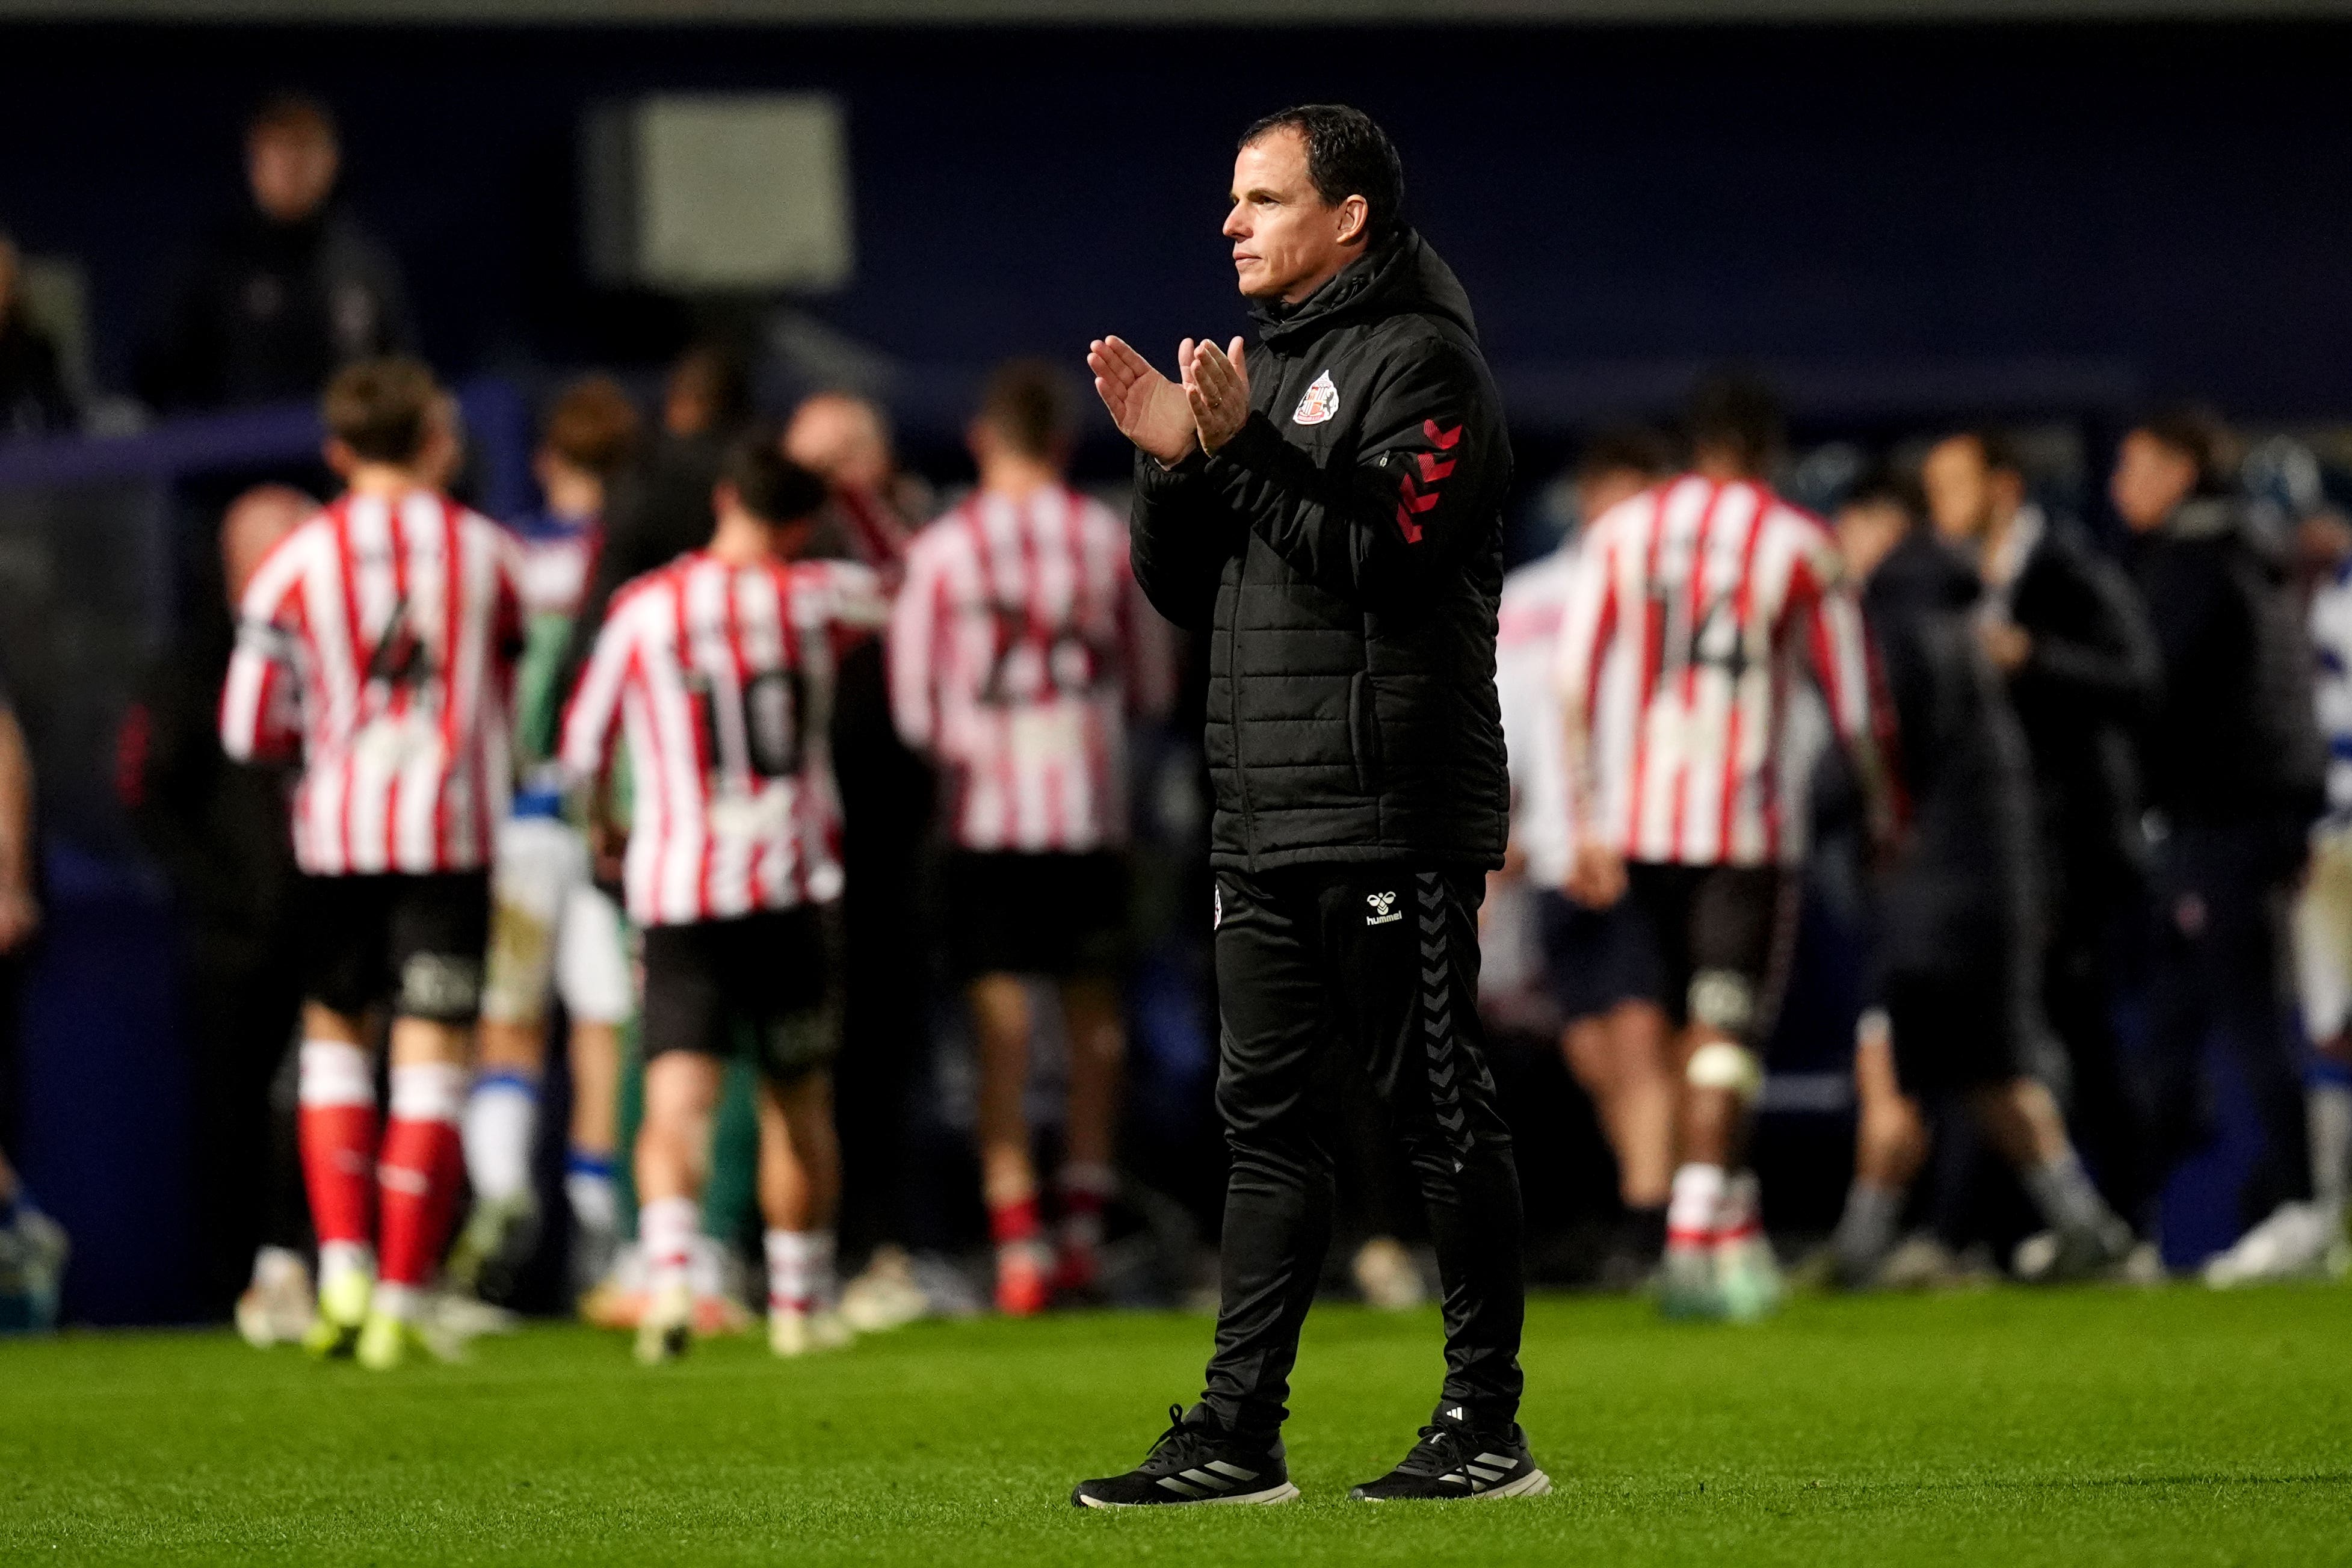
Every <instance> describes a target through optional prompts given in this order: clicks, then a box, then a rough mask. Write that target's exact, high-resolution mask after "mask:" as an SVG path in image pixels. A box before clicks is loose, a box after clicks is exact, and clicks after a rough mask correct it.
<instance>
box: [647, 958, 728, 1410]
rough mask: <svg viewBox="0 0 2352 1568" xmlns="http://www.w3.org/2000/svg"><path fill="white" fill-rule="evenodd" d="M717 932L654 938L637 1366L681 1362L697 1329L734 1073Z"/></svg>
mask: <svg viewBox="0 0 2352 1568" xmlns="http://www.w3.org/2000/svg"><path fill="white" fill-rule="evenodd" d="M715 941H716V939H715V938H714V936H713V934H712V928H711V926H709V925H679V926H655V927H652V928H650V929H648V930H647V931H646V933H645V953H646V1004H645V1019H644V1035H643V1037H644V1051H645V1058H646V1071H645V1112H644V1117H643V1119H642V1120H641V1121H639V1123H638V1125H637V1145H636V1158H635V1171H636V1186H637V1241H638V1245H639V1247H641V1248H642V1249H643V1250H644V1253H645V1258H646V1308H645V1311H644V1314H643V1315H642V1317H641V1318H640V1319H639V1320H638V1324H637V1345H636V1353H637V1359H638V1360H639V1361H642V1362H646V1363H656V1362H663V1361H669V1360H674V1359H675V1358H677V1356H679V1355H681V1354H683V1353H684V1352H685V1351H686V1347H687V1343H688V1339H689V1336H690V1335H691V1334H692V1331H693V1323H694V1282H693V1262H694V1246H695V1237H696V1234H697V1233H698V1230H699V1229H700V1226H701V1214H702V1210H701V1194H702V1184H703V1180H704V1177H705V1175H706V1173H707V1170H708V1166H709V1156H710V1132H711V1123H712V1118H713V1114H714V1112H715V1111H716V1110H717V1109H718V1105H719V1090H720V1089H721V1087H722V1086H723V1083H724V1080H725V1076H726V1064H725V1060H724V1057H723V1055H722V1052H723V1051H724V1049H725V1046H726V1042H725V1040H724V1039H723V1038H722V1030H723V1026H724V1024H725V1021H726V1019H727V1016H728V1012H729V1008H728V1004H727V1001H726V998H725V994H724V991H723V988H722V984H721V975H720V973H719V965H718V963H717V962H716V959H717V955H716V953H715V952H714V943H715Z"/></svg>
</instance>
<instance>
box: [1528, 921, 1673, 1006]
mask: <svg viewBox="0 0 2352 1568" xmlns="http://www.w3.org/2000/svg"><path fill="white" fill-rule="evenodd" d="M1536 939H1537V941H1538V943H1539V944H1540V946H1541V950H1542V952H1543V965H1544V980H1545V983H1546V984H1547V985H1548V986H1549V989H1550V991H1551V995H1552V1000H1553V1001H1555V1002H1557V1003H1559V1012H1560V1016H1561V1017H1563V1018H1566V1019H1567V1020H1568V1021H1569V1022H1570V1023H1574V1022H1575V1021H1576V1020H1578V1019H1579V1018H1597V1017H1599V1016H1601V1014H1603V1013H1606V1012H1608V1011H1609V1010H1610V1009H1611V1008H1612V1007H1614V1006H1616V1005H1618V1004H1619V1003H1621V1002H1656V1001H1659V1000H1660V999H1661V998H1662V996H1663V995H1664V982H1663V978H1662V972H1661V970H1660V968H1659V964H1658V951H1657V943H1656V942H1654V940H1653V939H1652V937H1651V935H1650V929H1649V926H1648V924H1647V922H1645V921H1643V918H1642V910H1641V907H1640V906H1639V905H1637V904H1635V903H1634V902H1633V900H1631V899H1620V900H1617V901H1616V902H1615V903H1613V904H1612V905H1610V906H1609V907H1608V908H1607V909H1605V910H1588V909H1586V908H1585V907H1584V906H1583V905H1582V904H1580V903H1578V902H1577V901H1576V900H1574V899H1571V898H1570V897H1569V896H1568V895H1567V894H1565V893H1562V892H1559V890H1557V889H1552V888H1540V889H1537V891H1536Z"/></svg>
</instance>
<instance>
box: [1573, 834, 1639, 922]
mask: <svg viewBox="0 0 2352 1568" xmlns="http://www.w3.org/2000/svg"><path fill="white" fill-rule="evenodd" d="M1563 891H1565V892H1566V893H1567V894H1568V896H1569V897H1570V898H1571V899H1574V900H1576V901H1577V902H1578V903H1580V904H1582V905H1583V906H1584V907H1585V908H1586V909H1588V910H1605V909H1607V908H1608V907H1609V906H1610V905H1612V904H1613V903H1615V902H1616V901H1617V900H1620V899H1622V898H1623V897H1624V896H1625V858H1624V857H1623V856H1622V855H1620V854H1618V853H1617V851H1616V850H1614V849H1612V848H1611V847H1609V846H1608V845H1606V844H1603V843H1602V842H1601V841H1600V840H1599V839H1597V838H1586V839H1580V840H1579V841H1578V843H1577V846H1576V859H1575V860H1574V862H1573V863H1572V864H1570V867H1569V869H1568V886H1567V887H1566V888H1565V889H1563Z"/></svg>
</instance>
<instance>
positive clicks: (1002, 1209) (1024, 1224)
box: [988, 1193, 1044, 1247]
mask: <svg viewBox="0 0 2352 1568" xmlns="http://www.w3.org/2000/svg"><path fill="white" fill-rule="evenodd" d="M1043 1228H1044V1226H1043V1225H1042V1224H1041V1222H1040V1221H1039V1220H1038V1218H1037V1194H1034V1193H1032V1194H1029V1195H1028V1196H1027V1197H1025V1198H1021V1199H1018V1200H1016V1201H1015V1202H1013V1203H1009V1204H991V1205H988V1235H989V1238H990V1239H991V1240H992V1241H994V1242H995V1243H996V1245H997V1246H999V1247H1003V1246H1005V1245H1007V1244H1008V1243H1011V1242H1016V1241H1034V1240H1036V1239H1037V1233H1038V1232H1039V1231H1040V1230H1041V1229H1043Z"/></svg>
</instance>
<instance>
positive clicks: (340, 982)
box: [295, 877, 389, 1355]
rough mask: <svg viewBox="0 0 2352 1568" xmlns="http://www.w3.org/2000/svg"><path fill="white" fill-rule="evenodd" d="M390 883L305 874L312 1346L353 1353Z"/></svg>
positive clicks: (364, 1281)
mask: <svg viewBox="0 0 2352 1568" xmlns="http://www.w3.org/2000/svg"><path fill="white" fill-rule="evenodd" d="M383 892H384V889H383V885H382V879H377V878H359V877H305V878H303V879H302V884H301V890H300V893H299V898H300V900H301V904H302V911H303V918H302V922H301V931H302V944H303V958H302V970H303V976H302V980H303V993H304V996H305V1000H304V1002H303V1004H302V1044H301V1047H300V1052H299V1058H298V1060H297V1064H296V1067H297V1072H298V1075H299V1077H298V1080H297V1087H296V1090H295V1092H296V1097H297V1101H298V1105H299V1110H298V1112H297V1131H298V1136H299V1142H300V1144H301V1154H302V1184H303V1187H304V1189H305V1190H306V1191H307V1192H308V1194H309V1195H310V1225H311V1229H312V1231H313V1233H314V1234H315V1235H316V1236H317V1237H318V1241H319V1312H318V1316H317V1318H316V1319H315V1320H314V1321H312V1323H311V1326H310V1335H309V1336H308V1337H307V1338H306V1339H305V1340H304V1342H303V1343H304V1344H305V1346H306V1347H307V1348H309V1349H310V1351H311V1352H314V1353H317V1354H321V1355H348V1354H350V1353H351V1352H352V1350H353V1349H354V1348H356V1346H357V1345H358V1343H359V1336H360V1329H361V1326H362V1323H363V1322H364V1321H365V1320H366V1317H367V1313H368V1306H369V1301H370V1298H371V1296H372V1295H373V1290H374V1287H375V1276H376V1249H375V1237H376V1212H375V1205H376V1187H377V1182H376V1161H377V1156H378V1153H379V1152H380V1147H381V1142H382V1129H381V1125H380V1122H379V1121H378V1117H377V1112H376V1092H375V1063H374V1060H373V1058H372V1057H371V1055H370V1053H369V1050H368V1046H367V1036H366V1033H365V1029H366V1016H365V1015H366V1011H367V1008H368V1007H369V1006H370V1005H371V1004H373V1002H374V1001H375V999H376V998H377V996H378V994H380V993H381V991H382V989H383V978H382V977H383V952H384V942H385V940H386V934H387V931H388V930H389V924H388V919H387V911H386V909H385V905H384V901H383Z"/></svg>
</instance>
